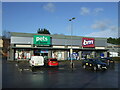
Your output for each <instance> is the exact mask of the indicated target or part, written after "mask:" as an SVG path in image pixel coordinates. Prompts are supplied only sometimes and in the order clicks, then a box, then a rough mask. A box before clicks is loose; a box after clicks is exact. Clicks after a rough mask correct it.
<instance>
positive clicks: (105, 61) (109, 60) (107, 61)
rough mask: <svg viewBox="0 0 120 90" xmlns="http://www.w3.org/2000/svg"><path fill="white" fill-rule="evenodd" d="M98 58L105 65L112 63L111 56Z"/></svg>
mask: <svg viewBox="0 0 120 90" xmlns="http://www.w3.org/2000/svg"><path fill="white" fill-rule="evenodd" d="M99 60H101V61H102V62H104V63H106V64H107V65H111V64H114V60H113V59H112V58H111V57H106V58H99Z"/></svg>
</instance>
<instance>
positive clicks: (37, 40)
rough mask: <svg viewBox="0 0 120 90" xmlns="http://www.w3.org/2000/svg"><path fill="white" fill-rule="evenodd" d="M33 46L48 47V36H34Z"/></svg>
mask: <svg viewBox="0 0 120 90" xmlns="http://www.w3.org/2000/svg"><path fill="white" fill-rule="evenodd" d="M33 38H34V44H35V45H37V46H46V45H47V46H48V45H50V36H42V35H34V37H33Z"/></svg>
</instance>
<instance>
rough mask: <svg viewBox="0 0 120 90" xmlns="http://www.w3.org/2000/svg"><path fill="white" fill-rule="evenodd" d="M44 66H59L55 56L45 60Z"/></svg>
mask: <svg viewBox="0 0 120 90" xmlns="http://www.w3.org/2000/svg"><path fill="white" fill-rule="evenodd" d="M45 65H46V66H59V63H58V60H57V59H56V58H49V59H48V60H47V61H45Z"/></svg>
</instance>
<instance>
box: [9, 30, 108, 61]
mask: <svg viewBox="0 0 120 90" xmlns="http://www.w3.org/2000/svg"><path fill="white" fill-rule="evenodd" d="M71 46H72V49H73V54H72V56H73V57H72V58H73V59H77V60H80V59H82V58H91V57H100V56H104V57H107V55H108V53H107V52H108V49H107V38H93V37H81V36H67V35H48V34H32V33H17V32H11V33H10V46H9V47H8V58H7V59H8V60H28V59H30V58H31V56H33V55H41V56H47V57H48V58H57V59H58V60H67V59H69V58H70V56H71V55H70V52H71Z"/></svg>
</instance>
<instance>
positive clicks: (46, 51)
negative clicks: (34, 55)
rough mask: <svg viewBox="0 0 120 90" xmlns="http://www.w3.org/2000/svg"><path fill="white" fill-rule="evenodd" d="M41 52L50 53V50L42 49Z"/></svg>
mask: <svg viewBox="0 0 120 90" xmlns="http://www.w3.org/2000/svg"><path fill="white" fill-rule="evenodd" d="M40 53H48V50H41V51H40Z"/></svg>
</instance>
